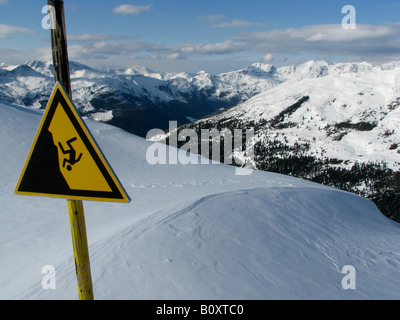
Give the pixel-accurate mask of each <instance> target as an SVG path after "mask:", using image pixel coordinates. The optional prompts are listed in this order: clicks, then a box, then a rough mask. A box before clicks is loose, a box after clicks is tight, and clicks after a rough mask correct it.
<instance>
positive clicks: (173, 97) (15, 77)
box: [0, 61, 280, 136]
mask: <svg viewBox="0 0 400 320" xmlns="http://www.w3.org/2000/svg"><path fill="white" fill-rule="evenodd" d="M275 71H276V68H274V67H273V66H271V65H264V64H254V65H252V66H250V67H248V68H245V69H242V70H238V71H233V72H228V73H224V74H220V75H211V74H209V73H207V72H205V71H200V72H198V73H196V74H194V75H189V74H188V73H176V74H174V73H160V72H154V71H152V70H149V69H147V68H144V67H137V66H132V67H129V68H127V69H121V68H116V69H108V70H103V71H100V70H96V69H93V68H90V67H88V66H85V65H82V64H79V63H76V62H71V63H70V73H71V82H72V98H73V100H74V103H75V105H76V106H77V107H78V108H79V110H80V111H81V114H82V115H84V116H90V117H92V118H93V119H95V120H100V121H103V122H107V123H109V124H112V125H115V126H118V127H121V128H123V129H125V130H126V131H129V132H131V133H134V134H138V135H140V136H146V133H147V132H148V131H149V130H150V129H153V128H167V127H168V121H169V120H176V121H178V123H179V124H184V123H187V122H190V121H192V120H195V119H199V118H202V117H204V116H206V115H208V114H211V113H214V112H216V111H219V110H221V109H226V108H229V107H232V106H234V105H237V104H238V103H240V102H243V101H246V100H247V99H249V98H251V97H253V96H254V95H256V94H258V93H260V92H263V91H265V90H268V89H270V88H272V87H274V86H276V85H278V84H279V83H280V80H278V79H277V78H276V77H274V76H273V74H274V73H275ZM53 86H54V77H53V66H52V62H49V61H48V62H43V61H30V62H28V63H26V64H23V65H19V66H9V65H7V64H5V63H2V64H0V101H4V102H8V103H14V104H20V105H24V106H27V107H32V108H36V109H40V108H44V107H45V106H46V103H47V101H48V99H49V97H50V93H51V91H52V88H53Z"/></svg>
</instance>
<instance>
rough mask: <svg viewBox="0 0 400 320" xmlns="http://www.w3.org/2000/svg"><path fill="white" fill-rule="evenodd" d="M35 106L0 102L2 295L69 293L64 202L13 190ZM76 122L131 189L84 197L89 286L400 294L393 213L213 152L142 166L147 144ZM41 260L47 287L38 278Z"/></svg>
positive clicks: (113, 290) (291, 294) (115, 292)
mask: <svg viewBox="0 0 400 320" xmlns="http://www.w3.org/2000/svg"><path fill="white" fill-rule="evenodd" d="M41 114H42V113H41V111H38V110H31V109H27V108H23V107H19V106H12V105H0V134H1V137H2V139H1V140H0V151H1V154H2V155H3V156H2V157H1V158H0V167H1V168H2V170H1V171H0V191H1V192H0V211H1V212H2V215H3V217H4V219H3V223H2V224H1V225H0V243H1V246H0V255H1V256H2V259H1V260H0V270H1V272H0V298H2V299H77V292H76V290H77V289H76V280H75V271H74V261H73V256H72V245H71V238H70V229H69V221H68V213H67V206H66V203H65V201H63V200H59V199H51V198H38V197H24V196H16V195H14V192H13V191H14V188H15V184H16V181H17V179H18V176H19V174H20V172H21V169H22V166H23V164H24V161H25V159H26V156H27V154H28V151H29V148H30V145H31V143H32V140H33V137H34V134H35V132H36V129H37V126H38V124H39V122H40V119H41ZM86 123H87V124H88V126H89V128H90V130H91V132H92V134H93V135H94V137H95V139H96V141H97V142H98V144H99V145H100V147H101V148H102V150H103V152H104V153H105V155H106V157H107V158H108V160H109V162H110V163H111V165H112V166H113V168H114V170H115V171H116V174H117V175H118V176H119V177H120V179H121V181H122V183H123V185H124V186H125V188H126V189H127V192H128V193H129V194H130V196H131V197H132V199H133V200H132V203H130V204H129V205H121V204H105V203H96V202H85V215H86V224H87V228H88V240H89V250H90V255H91V267H92V278H93V282H94V296H95V298H97V299H399V298H400V293H399V290H398V288H399V286H400V280H399V279H400V277H399V276H400V255H399V252H400V236H399V225H398V224H397V223H395V222H393V221H391V220H389V219H387V218H385V217H384V216H383V215H382V214H381V213H380V212H379V211H378V210H377V208H376V207H375V205H373V204H372V203H371V202H370V201H368V200H365V199H363V198H361V197H358V196H355V195H352V194H350V193H346V192H341V191H338V190H334V189H331V188H328V187H324V186H322V185H318V184H314V183H310V182H307V181H303V180H299V179H294V178H291V177H287V176H283V175H278V174H272V173H267V172H260V171H257V172H254V173H253V174H252V175H250V176H235V174H234V172H235V170H234V168H233V167H230V166H225V165H221V164H219V165H186V166H185V165H181V164H178V165H156V166H151V165H149V164H148V163H147V161H146V158H145V155H146V150H147V148H148V147H149V146H150V145H151V144H152V143H151V142H147V141H145V140H144V139H142V138H139V137H136V136H133V135H131V134H128V133H126V132H124V131H122V130H120V129H118V128H115V127H112V126H108V125H105V124H101V123H98V122H94V121H92V120H90V119H86ZM192 156H193V157H196V156H195V155H192ZM27 222H29V223H27ZM45 265H53V266H54V267H55V268H56V281H57V288H56V290H43V289H42V287H41V281H42V278H43V276H44V275H43V274H42V273H41V270H42V267H43V266H45ZM345 265H352V266H354V267H355V269H356V272H357V273H356V285H357V287H356V289H355V290H344V289H343V288H342V279H343V278H344V276H345V274H342V273H341V271H342V268H343V267H344V266H345Z"/></svg>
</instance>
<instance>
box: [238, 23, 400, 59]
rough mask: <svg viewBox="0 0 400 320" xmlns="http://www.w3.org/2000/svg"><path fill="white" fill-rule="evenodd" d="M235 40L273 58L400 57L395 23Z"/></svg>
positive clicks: (270, 33) (283, 32) (256, 35)
mask: <svg viewBox="0 0 400 320" xmlns="http://www.w3.org/2000/svg"><path fill="white" fill-rule="evenodd" d="M234 39H236V40H238V41H242V42H245V43H246V47H247V49H248V50H251V51H253V52H268V53H269V54H272V55H275V56H277V55H288V54H302V53H308V54H313V55H325V56H331V57H334V56H342V57H344V56H347V57H349V58H352V57H354V58H355V59H363V60H371V59H372V58H375V57H376V58H380V59H381V60H390V59H391V57H392V58H396V57H397V58H398V57H399V56H400V54H399V53H400V42H399V41H398V39H400V25H398V24H387V25H380V26H374V25H362V24H358V25H357V29H355V30H344V29H343V28H342V26H341V25H311V26H305V27H301V28H288V29H277V30H270V31H261V32H252V33H242V34H240V35H238V36H236V37H234ZM378 55H379V57H378Z"/></svg>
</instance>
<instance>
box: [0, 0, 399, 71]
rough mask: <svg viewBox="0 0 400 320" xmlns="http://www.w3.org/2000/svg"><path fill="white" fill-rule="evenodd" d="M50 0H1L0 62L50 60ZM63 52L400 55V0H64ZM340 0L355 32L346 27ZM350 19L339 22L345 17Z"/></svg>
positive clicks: (176, 66) (269, 59) (142, 61)
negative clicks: (350, 16)
mask: <svg viewBox="0 0 400 320" xmlns="http://www.w3.org/2000/svg"><path fill="white" fill-rule="evenodd" d="M46 4H47V1H37V0H35V1H32V0H0V62H6V63H9V64H19V63H23V62H26V61H28V60H32V59H41V60H47V59H50V58H51V56H50V55H51V51H50V35H49V33H50V31H49V30H44V29H43V28H42V20H43V18H45V16H46V14H45V13H42V7H43V6H44V5H46ZM64 4H65V9H66V24H67V32H68V46H69V52H70V59H71V60H75V61H79V62H82V63H85V64H88V65H89V66H92V67H96V68H105V67H116V66H119V67H128V66H130V65H140V66H146V67H148V68H150V69H154V70H159V71H173V72H180V71H187V72H192V73H193V72H197V71H199V70H206V71H208V72H211V73H219V72H225V71H230V70H235V69H239V68H242V67H245V66H247V65H249V64H251V63H253V62H265V63H271V64H274V65H283V64H292V63H300V62H304V61H307V60H311V59H325V60H328V61H330V62H336V61H370V62H372V63H384V62H388V61H392V60H400V44H399V42H400V41H399V39H400V1H391V0H385V1H376V0H357V1H349V0H346V1H341V0H319V1H317V0H302V1H299V0H297V1H294V0H281V1H268V0H246V1H238V0H229V1H228V0H213V1H211V0H202V1H198V0H197V1H195V0H141V1H139V0H138V1H136V0H121V1H120V0H96V1H95V0H85V1H79V0H64ZM345 5H352V6H353V7H354V8H355V16H354V17H355V19H356V20H355V21H354V22H355V23H356V24H355V27H356V29H344V28H343V27H342V20H343V18H345V17H347V16H348V14H349V12H347V13H342V8H343V7H344V6H345ZM350 22H353V20H346V23H350Z"/></svg>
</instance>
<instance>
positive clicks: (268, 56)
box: [263, 53, 275, 62]
mask: <svg viewBox="0 0 400 320" xmlns="http://www.w3.org/2000/svg"><path fill="white" fill-rule="evenodd" d="M274 60H275V56H274V55H273V54H272V53H267V54H266V55H265V56H264V58H263V61H264V62H271V61H274Z"/></svg>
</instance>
